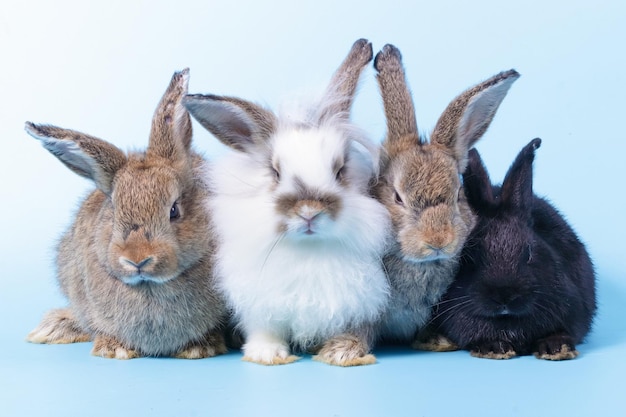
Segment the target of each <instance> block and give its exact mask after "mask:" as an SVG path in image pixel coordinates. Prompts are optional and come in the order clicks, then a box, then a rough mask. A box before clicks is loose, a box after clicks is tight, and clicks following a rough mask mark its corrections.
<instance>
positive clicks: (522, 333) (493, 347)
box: [434, 139, 596, 359]
mask: <svg viewBox="0 0 626 417" xmlns="http://www.w3.org/2000/svg"><path fill="white" fill-rule="evenodd" d="M540 145H541V140H540V139H534V140H533V141H531V142H530V143H529V144H528V145H527V146H526V147H524V148H523V149H522V151H521V152H520V153H519V155H518V156H517V158H516V160H515V161H514V163H513V164H512V165H511V167H510V168H509V171H508V172H507V175H506V177H505V179H504V182H503V184H502V187H494V186H492V185H491V182H490V180H489V176H488V174H487V172H486V170H485V168H484V166H483V164H482V161H481V158H480V155H479V154H478V152H477V151H476V150H475V149H472V150H471V151H470V154H469V165H468V168H467V171H466V172H465V174H464V175H463V179H464V189H465V193H466V195H467V199H468V201H469V203H470V206H471V207H472V210H473V211H474V212H475V213H476V214H477V215H478V222H477V225H476V227H475V229H474V231H473V232H472V233H471V235H470V237H469V239H468V241H467V243H466V245H465V248H464V250H463V254H462V260H461V267H460V271H459V273H458V275H457V277H456V278H455V281H454V282H453V283H452V284H451V286H450V288H449V289H448V291H447V293H446V294H445V296H444V297H443V299H442V301H441V302H440V303H439V304H438V306H437V307H436V309H435V310H436V311H435V319H434V320H435V322H434V324H435V327H438V328H439V331H440V332H442V333H443V334H444V335H446V336H447V337H448V338H449V339H450V340H452V341H453V342H454V343H456V344H457V345H459V346H460V347H461V348H462V349H466V350H470V351H472V353H473V354H474V355H475V356H481V357H498V355H500V357H502V355H503V354H506V353H507V352H508V353H510V354H509V355H508V356H507V355H504V356H505V357H510V356H513V353H514V354H515V355H527V354H530V353H535V355H536V356H537V357H542V358H545V359H570V358H572V357H575V356H576V354H577V352H576V350H575V345H576V344H578V343H581V342H582V341H583V339H584V338H585V336H586V335H587V333H588V332H589V330H590V328H591V324H592V320H593V317H594V314H595V311H596V295H595V274H594V269H593V265H592V262H591V259H590V258H589V255H588V253H587V251H586V249H585V247H584V245H583V244H582V243H581V242H580V240H579V239H578V238H577V236H576V234H575V232H574V231H573V230H572V228H571V227H570V226H569V225H568V224H567V222H566V221H565V219H564V218H563V217H562V216H561V215H560V214H559V212H558V211H557V210H556V209H555V208H554V207H553V206H552V205H550V203H548V202H547V201H546V200H544V199H542V198H539V197H537V196H536V195H534V193H533V191H532V162H533V159H534V155H535V150H536V149H537V148H539V146H540ZM568 351H569V352H570V353H571V354H570V355H569V356H568V355H566V353H567V352H568ZM494 354H495V355H494Z"/></svg>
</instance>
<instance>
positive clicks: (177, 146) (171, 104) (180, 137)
mask: <svg viewBox="0 0 626 417" xmlns="http://www.w3.org/2000/svg"><path fill="white" fill-rule="evenodd" d="M188 84H189V68H185V69H184V70H182V71H180V72H176V73H174V75H173V76H172V80H171V81H170V84H169V86H168V87H167V90H165V93H164V94H163V97H162V98H161V101H160V102H159V105H158V106H157V108H156V110H155V112H154V116H153V117H152V128H151V130H150V144H149V145H148V149H147V152H146V153H147V155H148V156H151V155H156V156H159V157H162V158H166V159H168V160H171V161H180V160H186V158H187V156H188V155H189V149H190V146H191V136H192V131H191V120H190V118H189V113H188V112H187V111H186V109H185V107H184V106H183V104H182V99H183V97H184V96H185V94H187V85H188Z"/></svg>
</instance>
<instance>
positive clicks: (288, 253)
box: [209, 129, 389, 349]
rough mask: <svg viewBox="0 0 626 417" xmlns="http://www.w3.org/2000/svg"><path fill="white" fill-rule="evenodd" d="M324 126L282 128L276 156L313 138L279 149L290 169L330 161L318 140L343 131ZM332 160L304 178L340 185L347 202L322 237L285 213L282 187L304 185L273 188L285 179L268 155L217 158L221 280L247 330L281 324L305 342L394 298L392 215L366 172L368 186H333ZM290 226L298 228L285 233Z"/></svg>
mask: <svg viewBox="0 0 626 417" xmlns="http://www.w3.org/2000/svg"><path fill="white" fill-rule="evenodd" d="M320 133H321V132H320V131H319V130H316V131H311V132H306V133H303V132H298V131H297V130H289V129H288V130H287V131H284V132H280V131H279V132H277V133H276V136H275V138H276V141H275V142H274V143H272V148H273V149H275V155H276V153H280V150H281V148H283V147H285V148H287V147H291V144H284V143H280V142H281V141H282V140H284V141H288V142H291V141H296V140H302V141H303V142H306V145H307V146H305V147H303V149H302V154H301V155H294V154H293V152H294V151H293V150H292V149H289V150H288V151H287V152H289V153H288V154H287V155H285V157H284V158H281V157H280V156H279V157H278V159H279V160H280V161H281V162H283V164H281V165H282V168H283V169H282V172H281V175H283V176H285V175H286V174H285V171H286V162H287V161H288V162H293V163H294V164H295V165H300V166H299V167H297V168H303V167H302V165H301V164H300V162H303V163H306V161H307V160H308V162H309V163H314V162H323V163H324V165H326V164H327V162H328V161H329V157H330V156H331V155H325V154H320V152H319V151H320V149H319V148H318V149H316V148H317V146H316V145H322V144H320V143H316V140H317V139H318V138H322V137H324V138H328V137H332V136H337V135H339V133H338V132H332V130H330V129H329V130H328V131H326V132H324V134H320ZM304 136H308V137H304ZM332 140H333V141H334V140H340V139H339V138H334V139H332ZM339 143H340V142H339ZM322 146H323V145H322ZM342 146H343V145H342ZM336 150H337V149H329V150H326V151H336ZM300 157H302V158H301V159H300ZM359 158H360V157H359V156H357V155H355V156H353V157H351V158H350V161H351V163H352V162H355V163H359V164H360V163H365V161H363V162H361V161H359V162H357V159H359ZM311 168H313V167H311ZM328 168H330V167H324V166H320V167H319V168H318V167H314V168H313V169H312V170H311V172H310V174H311V175H310V176H307V177H306V178H304V175H302V176H300V178H301V180H302V182H303V183H306V184H307V185H309V186H313V185H312V184H314V186H315V187H318V189H319V190H328V189H330V190H332V192H334V193H337V196H338V197H337V198H338V201H337V202H336V203H334V204H337V205H341V206H342V209H341V210H340V211H339V212H338V213H337V215H336V217H335V218H334V219H328V220H326V224H319V225H318V227H319V230H318V231H316V234H319V236H306V235H305V234H302V233H300V232H299V231H298V230H297V229H298V228H301V227H303V225H302V224H301V225H298V224H297V222H298V219H295V221H294V220H291V219H288V220H285V217H284V215H283V214H281V213H280V212H279V211H278V210H277V208H276V205H277V199H280V195H281V194H283V195H286V194H288V193H291V192H294V193H297V190H295V189H293V191H292V188H293V187H288V189H287V190H285V191H282V190H279V189H276V190H273V188H275V187H276V186H275V184H274V183H273V179H272V177H271V174H270V173H268V169H267V164H266V163H265V162H259V163H255V161H251V158H249V157H245V156H244V157H242V155H240V154H231V155H229V156H227V157H225V158H223V159H222V160H221V161H218V162H217V163H216V164H214V166H213V167H212V169H211V174H210V175H209V177H210V178H211V181H212V184H214V196H213V197H212V199H211V203H210V210H211V212H212V213H214V218H215V221H216V224H217V225H218V226H217V231H218V233H219V236H220V248H219V250H218V253H219V257H218V259H219V260H218V262H217V267H218V273H219V275H220V276H221V277H222V278H221V279H220V286H221V288H222V289H223V290H224V291H225V293H226V294H227V295H228V296H229V300H230V302H231V304H232V305H233V306H235V311H236V314H237V315H238V316H239V317H240V320H241V323H242V326H243V328H244V329H246V328H248V329H253V328H264V327H266V326H271V328H272V331H274V332H277V333H278V334H280V335H281V336H282V337H284V338H286V339H288V340H290V341H291V342H292V343H294V344H296V345H299V347H301V348H305V349H306V348H311V347H313V346H314V345H317V344H319V343H321V342H323V341H324V340H326V339H328V338H330V337H331V336H333V335H337V334H339V333H341V332H342V330H345V329H346V328H348V327H349V326H353V325H359V324H360V323H364V322H369V321H373V320H374V319H376V318H377V317H378V315H379V314H380V311H381V309H382V308H383V306H384V304H385V302H386V300H387V292H388V289H387V282H386V279H385V277H384V273H383V270H382V267H381V265H380V253H381V251H382V250H383V248H384V244H385V243H386V240H385V237H386V233H387V231H388V228H389V218H388V215H387V214H386V213H385V211H384V208H382V207H381V206H380V204H378V203H377V202H376V201H375V200H374V199H372V198H370V197H368V196H366V195H364V193H365V192H366V191H365V189H366V186H367V179H368V178H367V177H365V178H364V179H360V178H359V176H357V177H355V178H354V180H355V181H359V182H360V184H359V183H355V184H354V186H353V187H347V188H339V187H338V186H337V185H336V184H333V182H335V179H334V177H330V178H329V180H330V181H328V183H324V181H321V180H323V179H324V175H323V174H324V171H322V170H321V169H328ZM303 171H304V170H303V169H299V170H298V172H303ZM348 171H350V168H348ZM233 173H237V174H236V175H233ZM319 174H322V175H319ZM359 175H360V174H359ZM294 195H296V194H294ZM302 197H304V196H302ZM302 200H305V198H302ZM286 222H287V223H289V222H293V225H292V224H290V225H285V223H286ZM284 227H287V228H288V229H290V230H289V232H286V234H285V235H283V234H282V233H283V232H282V229H283V228H284ZM291 229H293V230H291Z"/></svg>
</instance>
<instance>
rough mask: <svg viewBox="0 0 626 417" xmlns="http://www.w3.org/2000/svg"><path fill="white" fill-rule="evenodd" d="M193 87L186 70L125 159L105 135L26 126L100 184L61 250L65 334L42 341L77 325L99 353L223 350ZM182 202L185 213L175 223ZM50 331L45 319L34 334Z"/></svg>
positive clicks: (195, 354) (170, 353)
mask: <svg viewBox="0 0 626 417" xmlns="http://www.w3.org/2000/svg"><path fill="white" fill-rule="evenodd" d="M187 82H188V72H187V71H186V70H185V71H183V72H180V73H176V74H175V75H174V77H172V81H171V83H170V85H169V87H168V89H167V90H166V92H165V94H164V95H163V98H162V100H161V102H160V103H159V106H158V107H157V109H156V111H155V115H154V118H153V121H152V130H151V133H150V144H149V146H148V149H147V151H146V152H145V153H133V154H129V155H125V154H124V153H123V152H122V151H120V150H119V149H117V148H116V147H114V146H113V145H110V144H108V143H107V142H104V141H102V140H100V139H96V138H93V137H90V136H87V135H83V134H80V133H76V132H73V131H70V130H66V129H61V128H56V127H50V126H39V125H34V124H32V123H28V124H27V130H28V132H29V133H30V134H31V135H33V136H34V137H35V138H37V139H40V140H41V141H42V142H43V145H44V147H46V148H47V149H48V150H50V151H51V152H52V153H53V154H54V155H55V156H56V157H58V158H59V159H60V160H61V161H62V162H63V163H64V164H66V165H67V166H68V167H70V169H72V170H74V171H76V172H79V173H81V172H82V174H85V176H87V177H88V178H91V179H92V180H94V182H95V183H96V185H97V187H98V189H96V190H95V191H93V192H92V193H91V194H90V195H89V196H88V197H87V198H86V199H85V200H84V202H83V203H82V205H81V207H80V209H79V211H78V213H77V215H76V219H75V221H74V223H73V224H72V225H71V227H70V228H69V230H68V231H67V232H66V233H65V234H64V235H63V237H62V239H61V241H60V244H59V246H58V252H57V269H58V271H57V272H58V280H59V284H60V286H61V290H62V291H63V293H64V295H65V296H66V297H67V298H68V300H69V307H68V309H67V310H61V311H67V312H68V314H67V320H65V321H62V320H59V319H58V318H57V323H58V328H57V329H56V330H57V333H60V334H58V335H55V332H54V331H53V332H49V333H50V334H52V335H53V336H52V337H48V338H47V339H46V340H45V343H55V341H58V340H66V338H64V336H63V333H64V332H65V333H67V331H66V329H67V328H72V327H75V328H77V329H80V331H82V332H83V333H85V334H88V335H90V336H91V337H93V338H94V349H93V354H94V355H98V356H103V357H111V358H121V359H127V358H132V357H137V356H179V357H190V358H191V357H201V356H212V355H213V354H217V353H223V352H224V350H225V349H224V347H223V345H224V342H223V336H222V335H221V330H220V329H221V325H222V320H223V318H224V316H225V306H224V302H223V300H222V299H221V297H219V296H218V293H217V291H216V290H215V288H214V284H213V272H212V257H213V253H214V243H213V241H212V233H211V224H210V218H209V213H208V212H207V209H206V208H205V205H204V201H205V199H206V198H207V196H208V190H207V188H206V185H205V184H204V182H203V180H202V179H201V178H202V176H203V174H204V170H205V163H204V161H203V159H202V158H201V157H200V156H199V155H197V154H195V153H194V152H193V151H192V150H191V149H190V145H191V122H190V119H189V115H188V113H187V111H186V110H185V108H184V107H183V106H182V104H181V100H182V96H183V95H184V94H185V93H186V91H187ZM76 167H78V168H76ZM82 174H81V175H82ZM175 204H176V206H177V208H178V211H179V215H178V216H174V217H172V218H170V212H171V210H172V207H173V206H174V205H175ZM68 323H69V324H68ZM68 326H69V327H68ZM45 328H46V319H44V321H43V322H42V323H41V324H40V325H39V327H38V328H37V329H35V331H34V332H33V333H34V334H36V335H37V334H40V333H42V332H44V330H45ZM33 333H31V334H33ZM70 334H71V333H70ZM29 339H30V337H29ZM32 339H33V341H35V339H36V338H35V337H34V336H33V338H32Z"/></svg>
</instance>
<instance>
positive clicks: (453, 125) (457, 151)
mask: <svg viewBox="0 0 626 417" xmlns="http://www.w3.org/2000/svg"><path fill="white" fill-rule="evenodd" d="M518 78H519V73H518V72H517V71H515V70H509V71H505V72H501V73H500V74H497V75H495V76H494V77H491V78H490V79H488V80H486V81H484V82H482V83H480V84H478V85H476V86H474V87H473V88H470V89H469V90H467V91H465V92H464V93H462V94H461V95H460V96H458V97H457V98H455V99H454V100H453V101H452V102H451V103H450V104H449V105H448V107H447V108H446V110H445V111H444V112H443V114H442V115H441V116H440V117H439V120H438V121H437V125H436V126H435V129H434V131H433V134H432V136H431V143H436V144H439V145H443V146H445V147H447V148H448V149H449V150H450V151H452V155H453V156H454V157H455V158H456V159H457V161H458V164H459V171H460V172H463V171H464V170H465V167H466V166H467V152H468V151H469V148H471V147H472V146H473V145H474V143H476V142H477V141H478V139H480V138H481V137H482V135H483V134H484V133H485V131H486V130H487V128H488V127H489V125H490V124H491V121H492V120H493V117H494V116H495V114H496V111H497V110H498V107H499V106H500V103H502V100H504V97H505V96H506V94H507V92H508V91H509V88H510V87H511V84H513V82H514V81H515V80H517V79H518Z"/></svg>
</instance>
